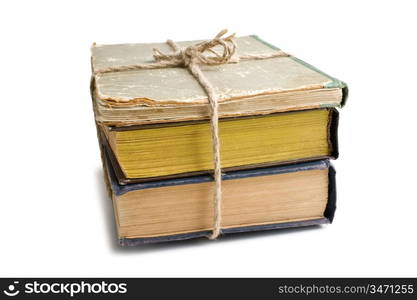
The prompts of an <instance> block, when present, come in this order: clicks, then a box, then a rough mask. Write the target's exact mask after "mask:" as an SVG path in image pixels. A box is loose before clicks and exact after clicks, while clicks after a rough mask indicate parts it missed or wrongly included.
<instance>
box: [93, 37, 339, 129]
mask: <svg viewBox="0 0 417 300" xmlns="http://www.w3.org/2000/svg"><path fill="white" fill-rule="evenodd" d="M195 42H196V41H189V42H179V43H178V44H179V45H180V46H187V45H190V44H192V43H195ZM236 44H237V52H238V53H237V54H238V55H260V54H261V55H262V54H271V53H274V52H276V51H279V49H278V48H276V47H274V46H271V45H270V44H268V43H266V42H264V41H262V40H261V39H259V38H258V37H257V36H244V37H239V38H236ZM153 48H157V49H160V50H161V51H163V52H165V53H169V52H170V51H172V49H170V47H169V46H168V45H167V44H166V43H153V44H152V43H151V44H118V45H94V46H93V47H92V69H93V73H95V72H98V71H100V70H101V69H105V68H109V67H118V66H124V65H134V64H150V63H152V62H153V57H152V53H153V52H152V49H153ZM201 69H202V71H203V73H204V75H205V76H206V77H207V78H208V80H209V81H210V82H211V84H212V85H213V87H214V89H215V91H216V94H217V95H218V98H219V99H218V101H219V116H220V117H221V118H224V117H236V116H248V115H264V114H270V113H275V112H282V111H293V110H305V109H311V108H322V107H340V106H342V105H343V104H344V103H345V101H346V97H347V86H346V84H345V83H343V82H342V81H339V80H337V79H335V78H333V77H331V76H329V75H327V74H325V73H323V72H321V71H319V70H318V69H316V68H314V67H312V66H311V65H309V64H307V63H305V62H303V61H301V60H299V59H297V58H295V57H293V56H288V57H276V58H269V59H263V60H256V59H254V60H245V61H240V62H238V63H228V64H224V65H219V66H207V65H204V66H201ZM91 87H92V96H93V104H94V110H95V115H96V120H97V122H99V123H102V124H107V125H109V126H128V125H135V124H150V123H166V122H180V121H187V120H201V119H208V117H209V112H208V107H207V95H206V93H205V91H204V90H203V89H202V87H201V86H200V85H199V83H198V82H197V81H196V80H195V78H193V76H192V75H191V74H190V73H189V72H188V70H187V69H186V68H180V67H174V68H159V69H151V70H149V69H142V70H130V71H123V72H111V73H104V74H100V73H99V74H96V75H93V78H92V85H91Z"/></svg>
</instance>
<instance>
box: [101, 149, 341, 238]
mask: <svg viewBox="0 0 417 300" xmlns="http://www.w3.org/2000/svg"><path fill="white" fill-rule="evenodd" d="M103 150H104V151H103V163H104V169H105V176H106V180H107V185H108V188H109V192H110V194H111V198H112V200H113V207H114V212H115V218H116V227H117V232H118V235H119V241H120V244H121V245H125V246H134V245H140V244H146V243H157V242H167V241H175V240H184V239H192V238H199V237H205V236H207V235H209V234H210V230H211V226H212V217H213V209H212V205H213V201H212V193H213V191H212V188H211V187H212V181H213V178H212V177H211V176H210V175H199V176H193V177H187V178H174V179H165V180H159V181H152V182H145V183H132V184H128V185H120V184H119V183H118V182H117V180H116V177H115V173H114V170H113V168H112V166H111V164H110V160H109V157H108V152H107V151H106V150H105V148H104V149H103ZM223 203H224V204H223V211H222V215H223V224H222V234H230V233H239V232H248V231H261V230H272V229H281V228H290V227H301V226H311V225H319V224H328V223H331V222H332V220H333V216H334V213H335V209H336V184H335V171H334V168H333V167H332V166H331V164H330V163H329V161H328V160H319V161H313V162H306V163H299V164H293V165H285V166H275V167H264V168H257V169H252V170H241V171H231V172H226V173H225V174H224V175H223ZM265 208H267V209H265Z"/></svg>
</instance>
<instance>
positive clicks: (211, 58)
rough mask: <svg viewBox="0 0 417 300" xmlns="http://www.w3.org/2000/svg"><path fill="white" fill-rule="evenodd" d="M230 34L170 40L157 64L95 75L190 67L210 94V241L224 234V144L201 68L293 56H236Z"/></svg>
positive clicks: (214, 102)
mask: <svg viewBox="0 0 417 300" xmlns="http://www.w3.org/2000/svg"><path fill="white" fill-rule="evenodd" d="M226 33H227V30H226V29H224V30H222V31H220V32H219V33H218V34H217V35H216V36H215V37H214V39H212V40H208V41H204V42H200V43H197V44H195V45H190V46H188V47H185V48H180V47H179V46H178V45H177V44H176V43H175V42H173V41H172V40H168V41H167V44H168V45H169V46H170V47H171V48H172V49H173V50H174V53H172V54H165V53H163V52H162V51H160V50H159V49H153V52H154V54H153V57H154V59H155V62H154V63H147V64H133V65H127V66H117V67H109V68H106V69H102V70H97V71H95V72H94V73H95V74H96V75H97V74H103V73H110V72H122V71H131V70H140V69H158V68H170V67H186V68H188V70H189V71H190V73H191V74H192V75H193V76H194V78H195V79H197V81H198V82H199V83H200V85H201V87H202V88H203V89H204V90H205V91H206V93H207V98H208V102H209V105H210V128H211V136H212V147H213V164H214V168H213V169H214V182H215V188H214V201H213V207H214V211H213V231H212V233H211V234H210V235H209V236H208V238H209V239H212V240H214V239H216V238H217V237H218V236H219V235H220V234H221V217H222V214H221V209H222V206H221V201H222V172H221V163H220V140H219V113H218V110H219V109H218V96H217V95H216V93H215V89H214V87H213V86H212V84H211V83H210V81H209V80H208V79H207V77H206V76H205V75H204V73H203V72H202V71H201V69H200V67H199V66H200V65H208V66H215V65H222V64H227V63H232V62H235V63H236V62H239V61H240V60H254V59H268V58H274V57H285V56H289V54H287V53H285V52H283V51H281V50H277V51H276V52H274V53H269V54H255V55H253V54H249V55H241V56H237V55H236V48H237V47H236V43H235V41H234V37H235V34H232V35H229V36H227V37H223V36H224V35H225V34H226ZM216 47H217V48H221V49H222V51H221V52H218V51H215V50H214V49H213V48H216Z"/></svg>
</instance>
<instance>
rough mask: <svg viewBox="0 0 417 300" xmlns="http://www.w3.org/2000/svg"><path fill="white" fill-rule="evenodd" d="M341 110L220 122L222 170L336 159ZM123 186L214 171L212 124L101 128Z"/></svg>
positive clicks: (294, 113) (301, 112) (183, 123)
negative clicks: (338, 112)
mask: <svg viewBox="0 0 417 300" xmlns="http://www.w3.org/2000/svg"><path fill="white" fill-rule="evenodd" d="M337 119H338V117H337V111H336V110H335V109H314V110H307V111H297V112H288V113H275V114H270V115H267V116H263V117H259V116H257V117H240V118H228V119H223V120H221V122H220V140H221V157H222V167H223V170H224V171H229V170H238V169H248V168H255V167H259V166H267V165H277V164H282V163H289V162H296V161H307V160H317V159H322V158H329V157H332V158H336V157H337V155H338V153H337V152H338V150H337ZM101 131H102V133H103V135H104V136H105V140H106V146H107V147H109V148H110V149H109V151H110V157H111V161H112V165H113V168H114V169H115V170H116V171H115V173H116V177H117V179H118V181H119V183H120V184H126V183H131V182H143V181H149V180H155V179H161V178H170V177H184V176H190V175H196V174H201V173H207V172H208V171H209V170H211V169H212V164H213V163H212V147H211V137H210V128H209V124H208V123H207V122H205V121H187V122H180V123H166V124H153V125H140V126H136V127H132V126H131V127H128V128H126V127H107V126H101Z"/></svg>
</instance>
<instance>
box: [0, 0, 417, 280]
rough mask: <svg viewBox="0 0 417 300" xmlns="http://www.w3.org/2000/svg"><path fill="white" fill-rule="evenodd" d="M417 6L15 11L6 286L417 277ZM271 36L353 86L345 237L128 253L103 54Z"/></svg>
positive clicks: (277, 235) (11, 20) (4, 211)
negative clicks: (113, 164)
mask: <svg viewBox="0 0 417 300" xmlns="http://www.w3.org/2000/svg"><path fill="white" fill-rule="evenodd" d="M416 11H417V7H415V6H414V5H413V1H409V2H407V1H395V2H394V1H393V2H384V1H357V2H355V1H269V2H267V1H259V0H258V1H236V2H235V1H228V2H227V1H215V0H210V1H204V2H201V3H199V2H198V1H178V0H176V1H113V2H110V1H82V2H81V1H80V2H76V1H67V2H66V3H63V2H60V1H10V2H2V4H1V7H0V28H1V29H0V30H1V36H0V44H1V45H0V53H1V56H0V84H1V106H0V123H1V139H0V141H1V142H0V143H1V147H0V161H1V163H0V177H1V178H0V185H1V192H0V198H1V199H0V213H1V216H0V276H12V277H14V276H417V256H416V253H417V244H416V239H417V235H416V213H417V191H416V186H417V176H416V170H417V162H416V150H417V147H416V128H417V126H416V119H417V116H416V114H417V96H416V87H417V76H416V70H417V58H416V54H417V45H416V29H417V18H416ZM225 27H228V28H229V29H230V30H232V31H236V32H237V33H238V35H247V34H257V35H259V36H260V37H262V38H263V39H265V40H266V41H269V42H270V43H272V44H275V45H277V46H278V47H280V48H282V49H283V50H285V51H287V52H289V53H291V54H294V55H295V56H297V57H299V58H301V59H303V60H306V61H307V62H310V63H312V64H313V65H315V66H317V67H319V68H320V69H322V70H323V71H325V72H327V73H329V74H331V75H333V76H335V77H337V78H339V79H341V80H343V81H345V82H347V83H348V85H349V87H350V97H349V99H348V103H347V105H346V107H345V108H343V109H342V111H341V120H340V154H341V155H340V158H339V160H337V161H336V162H335V165H336V168H337V171H338V174H337V180H338V210H337V212H336V217H335V220H334V223H333V225H330V226H324V227H319V228H312V229H299V230H284V231H273V232H266V233H256V234H244V235H235V236H228V237H226V238H223V239H221V240H219V241H206V240H196V241H188V242H178V243H173V244H161V245H155V246H146V247H138V248H128V249H126V248H120V247H119V246H118V244H117V238H116V235H115V228H114V220H113V212H112V207H111V203H110V200H109V199H108V198H107V195H106V193H105V188H104V185H103V180H102V173H101V163H100V160H99V149H98V144H97V141H96V132H95V126H94V120H93V113H92V108H91V100H90V95H89V80H90V45H91V44H92V43H93V42H98V43H124V42H157V41H165V40H166V39H167V38H171V39H173V40H190V39H203V38H210V37H212V36H214V35H215V34H216V33H217V32H218V31H219V30H220V29H222V28H225Z"/></svg>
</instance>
